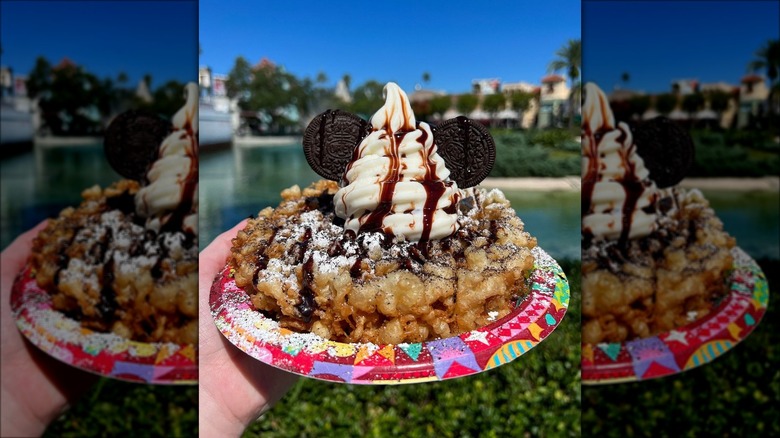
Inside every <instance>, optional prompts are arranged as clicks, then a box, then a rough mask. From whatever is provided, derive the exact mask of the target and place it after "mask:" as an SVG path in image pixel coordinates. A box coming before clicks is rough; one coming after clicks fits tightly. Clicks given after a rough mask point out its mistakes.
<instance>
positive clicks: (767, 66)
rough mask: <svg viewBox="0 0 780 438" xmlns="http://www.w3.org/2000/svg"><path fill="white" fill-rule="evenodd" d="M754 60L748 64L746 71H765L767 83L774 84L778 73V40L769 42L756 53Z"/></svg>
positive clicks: (779, 64) (779, 68) (779, 50)
mask: <svg viewBox="0 0 780 438" xmlns="http://www.w3.org/2000/svg"><path fill="white" fill-rule="evenodd" d="M755 56H756V59H754V60H752V61H750V63H749V64H748V71H751V72H753V73H757V72H758V71H760V70H766V76H767V77H768V78H769V82H770V83H772V84H774V82H775V80H776V79H777V76H778V72H779V71H780V40H769V41H767V42H766V44H764V46H763V47H761V48H760V49H758V50H757V51H756V54H755Z"/></svg>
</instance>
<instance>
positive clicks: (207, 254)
mask: <svg viewBox="0 0 780 438" xmlns="http://www.w3.org/2000/svg"><path fill="white" fill-rule="evenodd" d="M247 221H248V219H244V220H243V221H241V222H239V223H238V224H237V225H236V226H234V227H233V228H231V229H229V230H228V231H225V232H224V233H222V234H220V235H219V236H217V237H216V238H215V239H214V240H213V241H211V243H209V245H208V246H207V247H206V248H205V249H204V250H203V251H201V253H200V255H199V263H198V269H199V276H198V277H199V279H200V280H201V284H204V283H203V280H204V279H205V280H207V281H208V280H211V279H213V278H214V276H215V275H217V273H218V272H219V270H220V269H222V268H223V267H224V266H225V262H226V261H227V259H228V256H230V248H231V246H232V242H231V240H232V239H233V238H234V237H236V235H237V234H238V231H239V230H242V229H243V228H244V227H246V223H247Z"/></svg>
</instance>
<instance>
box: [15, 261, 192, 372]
mask: <svg viewBox="0 0 780 438" xmlns="http://www.w3.org/2000/svg"><path fill="white" fill-rule="evenodd" d="M9 301H10V306H11V314H12V316H13V318H14V322H15V324H16V327H17V329H18V330H19V332H20V333H21V335H22V336H23V337H24V338H25V339H26V340H27V341H29V342H30V343H31V344H33V345H34V346H35V347H36V348H38V349H39V350H41V351H42V352H44V353H45V354H47V355H48V356H51V357H53V358H54V359H57V360H58V361H60V362H62V363H64V364H67V365H70V366H72V367H74V368H78V369H80V370H83V371H86V372H88V373H91V374H95V375H98V376H100V377H105V378H109V379H115V380H120V381H124V382H132V383H138V384H149V385H170V386H176V385H196V384H197V383H198V377H197V376H198V345H193V344H177V343H173V342H140V341H134V340H132V339H128V338H123V337H121V336H119V335H117V334H114V333H111V332H98V331H94V330H91V329H87V328H84V327H81V323H80V322H79V321H77V320H75V319H73V318H70V317H68V316H67V315H65V314H63V313H62V312H60V311H58V310H56V309H54V307H53V302H52V298H51V295H49V294H48V292H46V290H44V289H43V288H42V287H40V286H39V285H38V283H37V281H36V279H35V275H34V269H33V267H32V265H31V264H30V263H27V264H25V266H24V268H23V269H22V270H21V271H20V272H19V273H18V274H17V276H16V278H15V279H14V282H13V285H12V287H11V294H10V296H9ZM39 318H52V319H53V320H52V321H51V325H52V326H55V327H50V326H48V324H39V323H37V319H39ZM63 324H64V325H65V326H62V325H63ZM57 325H60V326H62V327H56V326H57ZM52 329H54V330H65V331H71V335H73V336H74V339H75V340H74V339H63V338H58V337H57V336H56V334H55V333H52V331H53V330H52ZM72 329H77V330H78V331H79V332H80V333H75V332H73V331H72ZM96 346H102V347H105V348H98V349H94V347H96ZM69 348H76V349H78V353H79V354H84V355H85V356H93V357H95V358H97V357H98V356H101V357H102V358H103V359H108V362H107V363H106V365H111V369H110V370H109V371H108V372H104V371H103V370H101V369H99V368H98V367H97V366H96V365H95V363H93V362H83V361H82V362H81V363H78V364H77V363H72V362H69V361H68V360H67V359H66V358H65V357H63V355H62V354H58V352H61V350H66V349H69ZM112 348H113V349H114V350H117V351H113V350H112ZM187 348H191V349H192V362H191V364H187V365H184V366H181V365H178V366H170V369H168V370H165V373H163V374H159V375H158V374H157V371H160V370H163V369H164V367H167V366H163V365H158V364H157V363H155V362H156V361H157V357H158V356H159V355H161V354H165V353H167V354H168V355H167V356H166V357H165V359H167V358H170V357H173V356H174V355H176V354H178V353H181V352H183V351H184V350H186V349H187ZM131 350H133V351H135V352H137V353H139V356H136V357H138V358H139V360H138V361H131V360H127V359H126V358H124V357H123V356H127V355H131ZM71 353H72V351H71ZM153 356H154V359H153V360H152V363H149V360H148V359H150V358H152V357H153ZM180 356H184V355H183V354H182V355H180ZM184 357H186V356H184ZM163 360H164V359H163ZM114 371H116V372H117V374H115V375H112V372H114ZM173 371H179V372H184V373H189V374H192V375H193V378H192V379H180V380H177V379H163V378H162V377H164V376H165V375H168V374H170V373H171V372H173ZM131 376H132V377H131Z"/></svg>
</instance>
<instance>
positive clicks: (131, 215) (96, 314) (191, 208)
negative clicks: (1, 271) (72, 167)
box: [30, 84, 198, 344]
mask: <svg viewBox="0 0 780 438" xmlns="http://www.w3.org/2000/svg"><path fill="white" fill-rule="evenodd" d="M186 91H187V103H186V104H185V106H184V107H183V108H182V109H181V110H180V111H179V112H178V113H177V114H176V115H175V116H174V118H173V124H172V126H170V124H169V123H168V122H164V123H166V124H167V125H168V126H167V128H165V129H162V130H160V129H159V123H163V121H162V120H155V118H154V117H151V116H147V115H140V114H138V113H133V114H131V115H129V116H127V117H126V115H125V116H119V117H117V119H116V120H115V122H113V123H112V126H111V127H109V129H108V132H107V138H106V149H107V150H106V153H107V155H108V156H109V161H110V162H111V163H112V165H114V166H115V167H116V168H117V169H116V170H117V171H118V172H119V173H120V174H122V175H123V176H126V177H128V178H134V179H137V180H133V179H123V180H120V181H118V182H116V183H114V184H113V185H111V186H110V187H107V188H105V189H101V188H100V187H99V186H94V187H92V188H89V189H87V190H85V191H84V192H83V193H82V197H83V202H82V203H81V205H79V206H78V207H75V208H73V207H69V208H66V209H65V210H63V211H62V212H61V213H60V215H59V217H57V218H55V219H52V220H50V221H49V223H48V225H47V227H46V228H45V229H44V230H43V231H42V232H41V233H40V234H39V235H38V236H37V237H36V239H35V240H34V242H33V251H32V256H31V259H30V264H31V266H32V271H33V273H34V275H35V278H36V281H37V283H38V285H39V286H40V287H41V288H43V289H44V290H46V291H47V292H48V293H49V294H50V295H51V296H52V304H53V307H54V308H55V309H56V310H59V311H61V312H63V313H64V314H65V315H67V316H70V317H71V318H73V319H76V320H78V321H80V322H81V324H82V326H84V327H86V328H89V329H92V330H95V331H102V332H109V331H110V332H113V333H116V334H118V335H120V336H122V337H126V338H129V339H133V340H136V341H142V342H175V343H179V344H197V341H198V337H197V336H198V332H197V330H198V328H197V314H198V305H197V278H198V276H197V274H198V252H197V251H198V250H197V248H198V244H197V242H198V236H197V207H198V205H197V163H198V162H197V123H196V121H197V96H198V93H197V85H195V84H189V85H188V86H187V90H186ZM125 124H129V125H131V126H133V128H132V129H130V130H128V131H127V132H123V128H122V127H121V126H119V125H125ZM152 125H154V126H152ZM117 132H120V134H119V135H115V134H117ZM149 132H161V133H162V134H161V135H160V137H162V138H159V139H158V140H159V141H158V140H152V141H155V142H156V144H153V145H148V144H145V145H144V146H143V147H146V148H148V149H150V150H152V151H153V152H155V153H154V154H153V155H152V156H151V157H150V158H151V162H149V161H147V162H146V163H145V164H140V165H139V163H138V162H137V160H128V159H127V157H126V156H124V153H118V155H119V156H116V155H115V156H113V157H112V156H111V154H112V153H114V154H117V150H116V149H114V148H113V147H112V142H114V141H120V142H122V144H123V145H127V147H126V150H127V151H128V153H134V154H137V153H138V150H139V148H140V147H141V146H138V147H133V146H132V143H133V142H134V141H138V140H139V138H140V139H142V141H143V142H144V143H148V142H149V141H150V139H151V138H152V137H150V136H149ZM112 136H114V137H112ZM160 141H161V143H162V144H160ZM123 157H124V159H123ZM112 158H113V159H112ZM115 163H120V164H119V166H121V163H127V164H130V165H129V166H127V167H117V165H115ZM138 169H143V173H142V174H140V175H139V174H138V172H139V171H138ZM147 170H148V172H147Z"/></svg>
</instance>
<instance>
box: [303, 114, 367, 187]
mask: <svg viewBox="0 0 780 438" xmlns="http://www.w3.org/2000/svg"><path fill="white" fill-rule="evenodd" d="M368 128H369V125H368V122H366V121H365V120H363V119H361V118H360V117H358V116H356V115H355V114H352V113H348V112H346V111H341V110H327V111H325V112H324V113H322V114H320V115H318V116H316V117H315V118H314V119H313V120H312V121H311V123H309V126H308V127H306V132H305V133H304V134H303V153H304V155H306V161H308V163H309V166H311V168H312V169H314V171H315V172H317V174H318V175H320V176H321V177H323V178H326V179H329V180H333V181H339V180H340V179H341V177H342V175H343V174H344V169H346V168H347V165H349V162H350V160H351V159H352V153H353V151H354V150H355V148H356V147H357V145H359V144H360V142H361V141H362V140H363V138H364V137H365V136H366V135H367V134H368V131H369V129H368Z"/></svg>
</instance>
